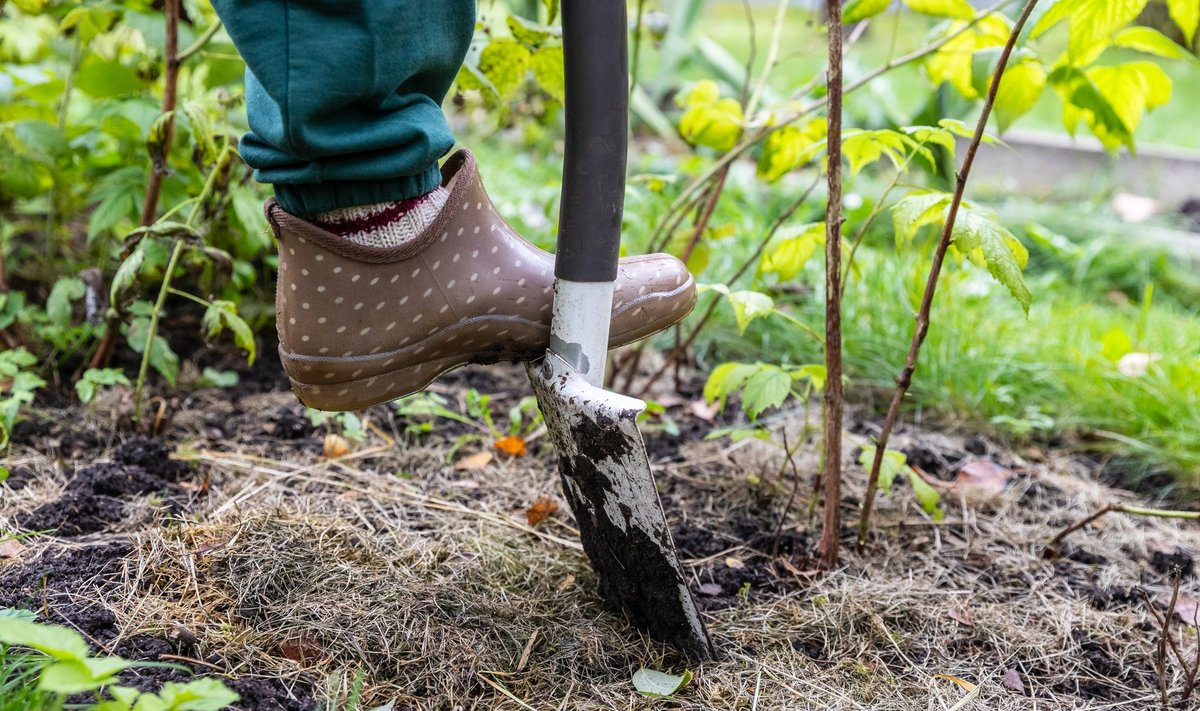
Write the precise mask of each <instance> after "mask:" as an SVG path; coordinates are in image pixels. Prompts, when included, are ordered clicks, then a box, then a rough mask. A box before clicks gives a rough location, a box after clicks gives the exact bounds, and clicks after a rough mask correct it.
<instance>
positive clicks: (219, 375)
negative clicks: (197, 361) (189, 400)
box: [196, 366, 239, 388]
mask: <svg viewBox="0 0 1200 711" xmlns="http://www.w3.org/2000/svg"><path fill="white" fill-rule="evenodd" d="M238 380H239V376H238V373H237V371H236V370H217V369H216V368H213V367H212V366H205V367H204V371H203V372H202V373H200V380H199V381H197V383H196V387H198V388H232V387H233V386H235V385H237V384H238Z"/></svg>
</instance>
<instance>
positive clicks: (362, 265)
mask: <svg viewBox="0 0 1200 711" xmlns="http://www.w3.org/2000/svg"><path fill="white" fill-rule="evenodd" d="M442 183H443V185H444V186H445V187H446V189H447V190H448V191H449V193H450V194H449V197H448V199H447V200H446V204H445V206H444V207H443V208H442V211H441V213H440V214H439V215H438V217H437V219H436V220H435V221H434V222H433V223H432V224H431V225H430V226H429V227H428V228H427V229H426V230H425V231H424V232H422V233H420V234H419V235H418V236H416V237H415V238H413V239H411V240H409V241H406V242H404V243H403V244H401V245H399V246H396V247H371V246H364V245H361V244H357V243H355V242H352V241H349V240H346V239H343V238H340V237H338V236H337V235H334V234H332V233H330V232H327V231H326V230H324V229H322V228H320V227H318V226H316V225H314V224H312V223H310V222H307V221H305V220H302V219H300V218H298V217H296V216H294V215H291V214H290V213H288V212H286V211H284V210H283V209H282V208H280V207H279V206H278V205H277V204H275V202H274V201H273V200H272V201H270V202H268V203H267V206H266V212H267V219H268V220H269V221H270V223H271V225H272V228H273V229H274V232H275V236H276V238H277V239H278V240H279V283H278V289H277V294H276V309H277V312H278V328H279V353H280V357H281V359H282V361H283V367H284V370H285V371H287V374H288V377H289V378H290V379H291V382H292V387H293V389H294V390H295V391H296V394H297V395H298V396H299V397H300V400H301V401H302V402H303V403H304V404H305V405H308V406H309V407H315V408H318V409H322V410H355V409H359V408H362V407H366V406H368V405H373V404H376V403H380V402H387V401H389V400H394V399H396V398H399V397H403V396H405V395H409V394H411V393H414V392H417V391H418V390H421V389H422V388H424V387H425V386H426V385H428V384H429V383H430V382H432V381H433V380H434V379H435V378H437V377H438V376H439V375H440V374H442V373H444V372H446V371H447V370H450V369H452V368H456V367H458V366H461V365H465V364H467V363H494V362H496V361H501V360H514V361H523V360H530V359H533V358H536V357H538V356H540V355H541V354H542V353H543V352H545V350H546V347H547V345H548V344H549V342H550V312H551V302H552V299H553V285H554V257H553V255H551V254H549V253H547V252H545V251H542V250H540V249H538V248H537V247H534V246H533V245H532V244H530V243H529V242H526V241H525V240H524V239H522V238H521V237H520V236H519V235H518V234H517V233H516V232H515V231H514V230H513V229H512V228H511V227H509V226H508V224H507V223H505V222H504V220H503V218H501V217H500V215H499V214H498V213H497V212H496V209H495V208H494V207H493V205H492V202H491V200H490V199H489V198H488V196H487V193H486V192H485V191H484V188H483V182H482V180H481V179H480V177H479V172H478V170H477V168H476V165H475V159H474V158H473V157H472V156H471V154H470V153H468V152H467V151H459V152H458V153H456V154H454V155H453V156H451V157H450V158H449V159H448V160H447V161H446V163H445V164H444V165H443V166H442ZM695 303H696V287H695V282H694V281H693V280H692V277H691V275H690V274H689V273H688V271H687V268H686V267H684V265H683V263H682V262H680V261H679V260H678V259H675V258H674V257H672V256H670V255H666V254H652V255H647V256H643V257H631V258H627V259H622V260H621V263H620V269H619V276H618V277H617V283H616V291H615V294H614V295H613V311H612V319H613V320H612V327H611V332H610V336H609V347H610V348H615V347H617V346H621V345H625V344H627V343H632V342H633V341H636V340H639V339H641V338H645V337H646V336H649V335H651V334H653V333H656V332H658V331H661V330H663V329H664V328H667V327H668V326H670V325H672V324H674V323H676V322H677V321H679V320H680V319H682V318H683V317H684V316H686V315H687V314H688V312H689V311H691V309H692V307H693V306H694V305H695Z"/></svg>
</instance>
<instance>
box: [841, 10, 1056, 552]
mask: <svg viewBox="0 0 1200 711" xmlns="http://www.w3.org/2000/svg"><path fill="white" fill-rule="evenodd" d="M1037 2H1038V0H1028V1H1027V2H1026V3H1025V7H1024V8H1022V10H1021V14H1020V16H1019V17H1018V18H1017V21H1016V24H1014V25H1013V29H1012V32H1011V33H1010V34H1009V36H1008V41H1007V42H1006V43H1005V44H1004V50H1003V51H1002V52H1001V53H1000V58H999V60H998V61H997V63H996V70H995V72H993V73H992V82H991V85H990V86H989V87H988V93H987V98H986V99H984V102H983V109H982V110H981V111H980V113H979V121H977V122H976V124H975V134H974V135H973V136H972V137H971V143H970V144H969V145H968V146H967V154H966V156H965V157H964V158H963V163H962V167H961V168H960V169H959V171H958V175H957V180H956V181H955V187H954V198H953V199H952V200H951V201H950V207H949V209H948V210H947V212H946V223H945V225H944V226H943V227H942V234H941V237H940V238H939V239H938V244H937V249H936V250H935V252H934V254H933V262H932V264H930V266H929V277H928V278H927V279H926V282H925V293H924V295H923V296H922V297H921V307H920V310H919V311H918V312H917V319H916V327H915V328H914V329H913V336H912V342H911V343H910V344H909V348H908V357H907V358H906V359H905V362H904V369H903V370H901V371H900V375H899V376H898V377H897V378H896V390H895V391H894V392H893V393H892V400H891V402H890V403H888V411H887V416H886V417H885V418H884V421H883V429H882V430H881V431H880V433H879V438H878V441H877V443H876V445H875V458H874V461H872V462H871V473H870V476H869V478H868V480H867V491H866V494H865V496H864V497H863V509H862V517H861V518H860V519H859V522H858V545H859V546H860V547H861V546H863V545H864V544H865V543H866V540H867V531H868V529H869V527H870V524H871V509H872V506H873V505H874V503H875V492H876V490H877V489H878V487H879V470H880V468H881V467H882V466H883V456H884V454H885V452H886V451H887V445H888V440H889V439H891V436H892V430H893V429H895V427H896V419H897V418H898V417H899V415H900V405H901V404H902V403H903V402H904V396H905V395H906V394H907V393H908V388H909V386H910V385H912V376H913V372H914V371H915V370H916V369H917V359H918V358H919V357H920V355H921V346H922V345H923V344H924V343H925V336H926V335H928V333H929V313H930V309H931V308H932V306H933V297H934V293H935V292H936V291H937V284H938V278H939V277H940V276H941V273H942V264H943V263H944V262H945V260H946V252H947V250H949V249H950V244H951V242H952V241H953V235H954V222H955V220H957V219H958V210H959V208H960V207H961V206H962V201H963V193H964V192H965V191H966V188H967V180H968V179H969V178H970V176H971V166H973V165H974V164H975V155H976V154H977V153H978V152H979V145H980V144H981V143H982V142H983V134H984V130H985V129H986V128H987V123H988V119H989V118H990V117H991V115H992V106H993V105H995V103H996V92H997V91H999V89H1000V80H1001V79H1002V78H1003V77H1004V69H1005V67H1007V66H1008V58H1009V57H1010V56H1011V55H1012V51H1013V48H1014V47H1015V46H1016V44H1017V38H1018V37H1020V35H1021V30H1023V29H1024V28H1025V23H1026V22H1027V21H1028V20H1029V16H1030V14H1032V13H1033V8H1034V7H1035V6H1036V5H1037Z"/></svg>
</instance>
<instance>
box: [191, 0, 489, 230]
mask: <svg viewBox="0 0 1200 711" xmlns="http://www.w3.org/2000/svg"><path fill="white" fill-rule="evenodd" d="M213 5H214V7H215V8H216V10H217V13H218V14H219V15H220V16H221V19H222V21H223V22H224V23H225V26H226V28H227V29H228V31H229V35H230V36H231V37H232V38H233V41H234V44H235V45H237V48H238V50H239V51H240V52H241V54H242V56H243V57H244V58H245V60H246V66H247V71H246V110H247V114H248V116H249V121H250V133H248V134H246V135H245V136H244V137H243V139H242V142H241V152H242V156H243V158H245V160H246V162H247V163H248V164H249V165H250V166H251V167H252V168H254V171H255V178H256V179H257V180H259V181H260V182H263V183H271V184H272V185H274V187H275V194H276V197H277V199H278V200H279V203H280V205H281V206H282V207H283V208H284V209H285V210H287V211H288V212H291V213H293V214H297V215H312V214H314V213H316V212H322V211H327V210H332V209H335V208H339V207H350V206H354V205H363V204H369V203H376V202H385V201H391V200H403V199H407V198H412V197H416V196H419V195H423V194H425V193H427V192H429V191H430V190H432V189H434V188H435V187H437V185H438V182H439V174H438V169H437V160H438V159H439V158H440V157H442V156H443V155H445V154H446V153H447V152H448V151H449V150H450V148H451V146H453V144H454V138H453V136H452V135H451V133H450V127H449V126H448V125H447V123H446V118H445V116H444V115H443V114H442V110H441V102H442V99H443V98H445V95H446V92H447V91H449V89H450V85H451V83H452V82H453V81H454V77H455V76H456V75H457V73H458V70H459V68H460V66H461V64H462V60H463V57H464V56H465V54H466V51H467V47H468V45H469V44H470V41H471V35H472V33H473V31H474V27H475V2H474V0H214V1H213Z"/></svg>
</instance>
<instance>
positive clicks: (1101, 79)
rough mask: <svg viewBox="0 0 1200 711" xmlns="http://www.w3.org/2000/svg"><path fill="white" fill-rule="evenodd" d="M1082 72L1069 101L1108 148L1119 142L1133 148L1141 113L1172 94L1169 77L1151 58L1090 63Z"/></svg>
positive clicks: (1110, 148) (1165, 100) (1157, 104)
mask: <svg viewBox="0 0 1200 711" xmlns="http://www.w3.org/2000/svg"><path fill="white" fill-rule="evenodd" d="M1085 76H1086V81H1082V82H1077V84H1076V86H1075V89H1074V91H1072V93H1071V102H1072V103H1073V104H1075V105H1076V106H1077V107H1078V108H1079V109H1081V114H1082V116H1083V118H1084V120H1085V121H1086V122H1087V123H1088V126H1089V128H1091V130H1092V133H1094V134H1095V135H1096V137H1097V138H1099V139H1100V142H1101V143H1103V144H1104V145H1105V147H1107V148H1108V149H1109V150H1115V149H1116V148H1118V147H1120V146H1121V145H1122V144H1124V145H1126V146H1128V147H1129V148H1131V149H1132V148H1133V133H1134V132H1135V131H1136V130H1137V127H1138V126H1139V125H1140V124H1141V122H1142V117H1143V116H1145V114H1146V112H1148V111H1151V110H1153V109H1155V108H1157V107H1159V106H1161V105H1163V104H1165V103H1166V102H1167V101H1169V100H1170V98H1171V88H1172V86H1171V77H1169V76H1168V75H1167V73H1166V72H1165V71H1163V69H1162V67H1160V66H1158V65H1157V64H1155V63H1153V62H1126V63H1124V64H1118V65H1116V66H1110V67H1092V68H1091V69H1088V70H1087V71H1086V72H1085ZM1114 118H1115V120H1114Z"/></svg>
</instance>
